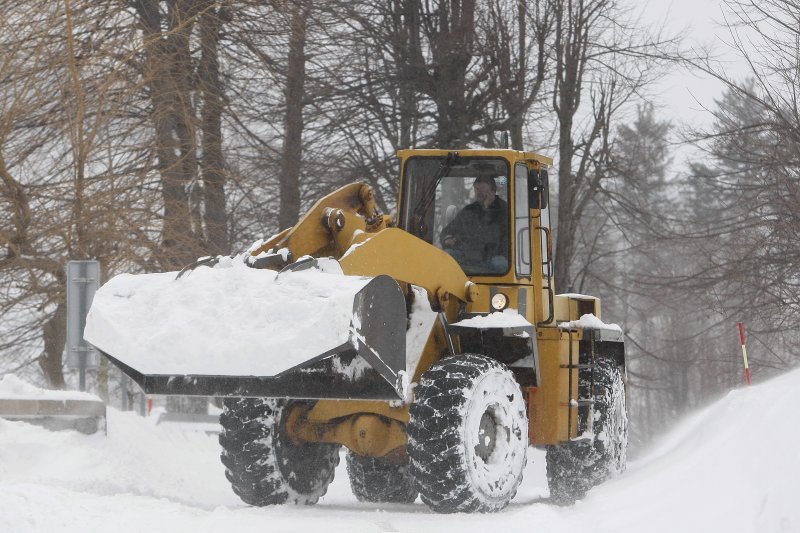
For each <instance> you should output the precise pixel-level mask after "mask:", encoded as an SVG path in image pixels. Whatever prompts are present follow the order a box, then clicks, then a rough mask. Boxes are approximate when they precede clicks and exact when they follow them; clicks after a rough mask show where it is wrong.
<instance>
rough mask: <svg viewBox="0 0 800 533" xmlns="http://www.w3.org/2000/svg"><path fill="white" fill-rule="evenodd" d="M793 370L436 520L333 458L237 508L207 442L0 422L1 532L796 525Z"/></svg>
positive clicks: (535, 464) (133, 420)
mask: <svg viewBox="0 0 800 533" xmlns="http://www.w3.org/2000/svg"><path fill="white" fill-rule="evenodd" d="M798 404H800V370H797V371H794V372H791V373H789V374H786V375H784V376H781V377H779V378H776V379H774V380H771V381H769V382H766V383H763V384H760V385H757V386H753V387H751V388H748V389H741V390H736V391H734V392H731V393H730V394H729V395H728V396H727V397H725V398H724V399H722V400H721V401H719V402H718V403H716V404H714V405H712V406H710V407H708V408H706V409H704V410H703V411H701V412H699V413H696V414H695V415H694V416H692V417H690V418H688V419H686V420H685V421H684V422H683V423H682V424H680V425H679V426H678V427H676V428H675V429H674V430H673V431H672V432H670V433H669V434H668V435H667V436H666V437H665V438H663V439H661V441H660V444H659V445H658V446H657V447H655V448H654V449H653V450H652V451H651V453H649V454H648V455H647V456H645V457H644V458H643V459H641V460H639V461H638V462H636V463H634V464H632V465H630V466H629V468H628V470H627V472H626V473H624V474H623V475H622V476H620V477H618V478H616V479H613V480H611V481H609V482H607V483H605V484H603V485H601V486H599V487H597V488H596V489H594V490H593V491H591V492H590V493H589V495H588V496H587V498H586V499H585V500H584V501H582V502H578V503H577V504H576V505H574V506H572V507H556V506H554V505H551V504H550V503H548V501H547V499H546V495H547V489H546V482H545V480H544V467H543V463H544V456H543V454H542V452H540V451H538V450H529V457H528V464H529V466H528V468H527V469H526V472H525V476H526V477H525V479H524V481H523V483H522V485H521V486H520V490H519V491H518V493H517V497H516V498H515V500H514V501H513V502H512V503H511V505H510V506H509V507H508V508H506V509H505V510H504V511H503V512H501V513H499V514H490V515H435V514H433V513H431V512H430V511H429V510H428V509H427V507H425V506H424V505H423V504H422V503H421V502H417V503H415V504H413V505H400V504H393V505H390V504H386V505H378V504H365V503H359V502H357V501H356V500H355V497H353V496H352V494H351V493H350V488H349V485H348V482H347V473H346V472H345V470H344V467H343V463H344V461H343V462H342V465H340V467H339V469H338V471H337V473H336V479H335V480H334V482H333V484H332V485H331V487H330V490H329V491H328V494H327V495H326V496H325V497H324V498H323V499H322V500H321V501H320V503H319V504H318V505H316V506H312V507H273V508H248V507H245V506H244V505H243V504H242V503H241V502H240V501H239V500H238V499H237V498H236V496H234V495H233V493H232V492H231V490H230V487H229V485H228V483H227V481H226V480H225V477H224V473H223V467H222V465H221V464H220V463H219V459H218V454H219V446H218V444H217V443H216V440H215V437H213V436H207V435H205V434H202V433H200V434H198V433H181V432H179V431H177V430H175V429H174V428H165V427H164V426H155V425H154V424H152V423H151V421H150V420H149V419H142V418H138V417H136V416H135V415H132V414H130V413H119V412H117V411H114V410H113V409H110V410H109V413H108V415H109V418H108V436H107V437H104V436H102V435H92V436H86V435H82V434H79V433H77V432H73V431H65V432H49V431H47V430H45V429H42V428H39V427H34V426H29V425H27V424H25V423H22V422H8V421H4V420H0V517H2V526H1V527H2V531H9V532H29V531H30V532H48V533H49V532H53V531H75V532H84V531H97V532H100V531H102V532H107V531H114V532H115V533H125V532H134V531H136V532H138V531H148V532H149V531H171V532H173V531H174V532H190V531H191V532H197V531H220V532H222V531H225V532H230V531H235V532H237V533H245V532H249V531H253V532H263V531H280V532H293V531H297V532H300V531H303V532H306V531H326V532H340V531H341V532H345V531H346V532H353V531H357V532H373V531H375V532H378V531H402V532H418V531H430V532H434V531H435V532H440V531H453V532H456V531H458V532H466V533H470V532H476V533H477V532H481V533H485V532H486V531H500V530H503V531H509V532H511V531H577V532H585V531H592V532H616V533H626V532H631V533H632V532H636V533H641V532H665V533H666V532H670V533H672V532H675V531H682V532H689V533H692V532H697V533H709V532H742V533H745V532H748V533H749V532H752V533H761V532H780V531H789V532H793V531H800V506H798V505H797V503H796V499H797V493H798V486H800V481H798V480H799V479H800V448H799V447H798V445H797V442H798V440H799V439H800V429H799V428H798V425H797V423H796V421H797V415H796V409H797V405H798Z"/></svg>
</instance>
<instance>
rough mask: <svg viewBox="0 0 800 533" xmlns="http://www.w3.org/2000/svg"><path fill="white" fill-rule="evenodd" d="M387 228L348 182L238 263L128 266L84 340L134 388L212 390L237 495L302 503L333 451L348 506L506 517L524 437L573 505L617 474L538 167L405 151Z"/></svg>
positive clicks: (610, 410)
mask: <svg viewBox="0 0 800 533" xmlns="http://www.w3.org/2000/svg"><path fill="white" fill-rule="evenodd" d="M398 157H399V158H400V162H401V177H400V194H399V201H398V220H397V224H396V227H395V225H394V224H393V222H392V220H391V217H389V216H387V215H383V214H380V213H379V212H378V210H377V209H376V205H375V199H374V196H373V191H372V189H371V188H370V187H369V186H367V185H365V184H362V183H353V184H351V185H348V186H345V187H343V188H341V189H339V190H337V191H335V192H333V193H331V194H330V195H328V196H326V197H325V198H322V199H321V200H319V201H318V202H317V203H316V204H314V206H312V208H311V209H310V210H309V211H308V213H306V214H305V215H304V216H303V217H302V218H301V219H300V221H299V222H298V223H297V224H296V225H295V226H294V227H292V228H289V229H286V230H284V231H282V232H281V233H279V234H278V235H276V236H274V237H272V238H270V239H268V240H267V241H265V242H258V243H255V244H254V245H253V246H252V247H251V249H250V250H249V251H248V252H246V253H244V254H242V255H240V256H237V257H233V258H228V257H223V258H206V259H203V260H200V261H198V263H197V264H195V265H193V268H188V269H184V271H181V272H180V273H177V274H176V273H174V272H173V273H164V274H143V275H125V274H123V275H120V276H117V277H115V278H113V279H111V280H110V281H109V282H108V283H106V284H105V285H104V286H103V287H102V288H101V289H100V290H99V291H98V293H97V294H96V295H95V298H94V302H93V305H92V308H91V310H90V313H89V316H88V318H87V326H86V330H85V338H86V339H87V340H88V341H89V342H91V343H92V344H94V345H95V346H96V347H97V348H98V349H99V350H101V351H102V352H103V353H104V354H105V355H106V356H107V357H109V359H110V360H111V361H113V362H114V363H115V364H116V365H118V366H119V367H120V368H121V369H122V370H123V371H125V372H126V373H127V374H128V375H129V376H131V378H133V379H134V380H135V381H136V382H137V383H139V385H141V386H142V388H143V389H144V390H145V392H146V393H148V394H181V395H201V396H222V397H225V400H224V410H223V413H222V415H221V416H220V423H221V425H222V432H221V434H220V437H219V439H220V444H221V445H222V462H223V463H224V465H225V467H226V475H227V477H228V479H229V481H230V482H231V485H232V487H233V490H234V491H235V492H236V494H238V495H239V496H240V497H241V498H242V500H244V501H245V502H247V503H249V504H251V505H259V506H261V505H272V504H283V503H295V504H312V503H315V502H316V501H317V500H318V499H319V498H320V497H321V496H322V495H323V494H324V493H325V491H326V489H327V487H328V484H329V483H330V482H331V481H332V479H333V475H334V470H335V468H336V465H337V464H338V462H339V450H340V447H341V446H345V447H346V448H347V453H346V460H347V472H348V474H349V477H350V483H351V487H352V489H353V493H354V494H355V496H356V497H357V498H358V499H359V500H361V501H371V502H413V501H414V500H415V499H416V498H417V496H418V495H420V496H421V498H422V501H423V502H424V503H425V504H427V505H428V506H429V507H430V508H431V509H433V510H434V511H437V512H474V511H478V512H492V511H498V510H500V509H502V508H504V507H505V506H506V505H507V504H508V503H509V501H511V499H512V498H513V497H514V495H515V493H516V490H517V487H518V486H519V483H520V482H521V480H522V473H523V469H524V467H525V463H526V452H527V448H528V446H529V445H533V446H542V447H546V449H547V454H546V460H547V473H548V481H549V484H550V492H551V498H552V499H553V500H554V501H555V502H557V503H569V502H571V501H574V500H575V499H576V498H580V497H582V496H583V495H584V494H585V493H586V491H587V490H588V489H589V488H591V487H592V486H593V485H595V484H597V483H599V482H601V481H603V480H604V479H606V478H608V477H609V476H610V475H613V474H615V473H618V472H620V471H622V470H623V469H624V467H625V448H626V444H627V418H626V409H625V386H624V383H625V377H626V376H625V353H624V346H623V339H622V333H621V330H620V329H619V327H617V326H614V325H607V324H604V323H603V322H602V321H601V320H600V318H601V315H600V301H599V300H598V299H597V298H594V297H590V296H584V295H555V294H554V289H553V287H554V284H553V283H554V282H553V277H552V275H551V265H552V258H551V248H552V245H551V239H550V229H549V210H548V194H549V193H548V178H547V167H548V166H549V165H551V164H552V161H551V160H550V159H549V158H546V157H543V156H541V155H538V154H535V153H532V152H523V151H515V150H507V149H503V150H460V151H457V152H456V151H446V150H401V151H399V152H398Z"/></svg>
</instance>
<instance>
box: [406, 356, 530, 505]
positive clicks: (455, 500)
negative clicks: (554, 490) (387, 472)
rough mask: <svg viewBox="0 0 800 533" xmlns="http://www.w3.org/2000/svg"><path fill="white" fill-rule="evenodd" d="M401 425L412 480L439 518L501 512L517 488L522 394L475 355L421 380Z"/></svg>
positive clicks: (453, 360) (505, 374) (523, 429)
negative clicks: (406, 421)
mask: <svg viewBox="0 0 800 533" xmlns="http://www.w3.org/2000/svg"><path fill="white" fill-rule="evenodd" d="M414 396H415V399H414V403H413V404H411V408H410V420H409V424H408V453H409V457H410V458H411V467H412V475H413V477H414V479H415V480H416V481H417V486H418V487H419V492H420V496H421V497H422V501H423V502H424V503H425V504H426V505H427V506H428V507H430V508H431V509H432V510H434V511H436V512H439V513H454V512H476V511H477V512H494V511H499V510H501V509H503V508H504V507H505V506H506V505H508V503H509V502H510V501H511V499H512V498H513V497H514V495H515V494H516V492H517V487H518V486H519V484H520V482H521V481H522V472H523V470H524V468H525V462H526V453H527V448H528V418H527V416H526V414H525V402H524V400H523V397H522V391H521V390H520V387H519V385H518V383H517V381H516V380H515V379H514V375H513V374H512V373H511V372H510V371H509V370H508V369H507V368H506V367H505V365H503V364H502V363H499V362H497V361H495V360H493V359H489V358H488V357H484V356H482V355H474V354H464V355H457V356H453V357H448V358H446V359H443V360H441V361H439V362H437V363H435V364H434V365H433V366H431V368H430V369H429V370H428V371H427V372H425V373H424V374H423V375H422V377H421V379H420V382H419V385H417V387H416V389H415V391H414Z"/></svg>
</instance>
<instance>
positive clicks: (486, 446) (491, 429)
mask: <svg viewBox="0 0 800 533" xmlns="http://www.w3.org/2000/svg"><path fill="white" fill-rule="evenodd" d="M496 443H497V424H496V422H495V419H494V413H493V412H492V410H491V409H487V410H486V412H484V413H483V416H481V423H480V427H479V428H478V443H477V444H476V445H475V455H477V456H478V457H480V458H481V459H483V461H484V462H485V461H487V460H488V459H489V457H490V456H491V455H492V452H493V451H494V448H495V444H496Z"/></svg>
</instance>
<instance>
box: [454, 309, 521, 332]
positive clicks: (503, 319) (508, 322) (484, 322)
mask: <svg viewBox="0 0 800 533" xmlns="http://www.w3.org/2000/svg"><path fill="white" fill-rule="evenodd" d="M453 325H454V326H462V327H465V328H515V327H524V326H532V325H533V324H531V323H530V322H528V321H527V320H526V319H525V317H524V316H522V315H520V314H519V313H518V312H517V310H516V309H504V310H503V311H496V312H494V313H489V314H488V315H485V316H474V317H472V318H467V319H464V320H461V321H460V322H456V323H455V324H453Z"/></svg>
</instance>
